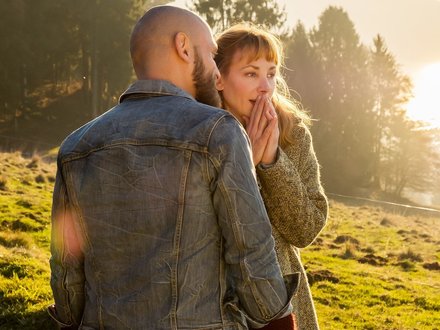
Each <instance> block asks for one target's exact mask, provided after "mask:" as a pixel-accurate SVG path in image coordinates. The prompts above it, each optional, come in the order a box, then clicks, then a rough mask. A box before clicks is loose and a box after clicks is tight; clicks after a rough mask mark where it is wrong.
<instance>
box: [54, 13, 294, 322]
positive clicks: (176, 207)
mask: <svg viewBox="0 0 440 330" xmlns="http://www.w3.org/2000/svg"><path fill="white" fill-rule="evenodd" d="M130 51H131V56H132V61H133V66H134V69H135V72H136V75H137V77H138V80H137V81H136V82H135V83H134V84H132V85H131V86H130V87H129V88H128V90H127V91H126V92H125V93H124V94H123V95H122V96H121V98H120V103H119V104H118V105H117V106H115V107H114V108H113V109H110V110H109V111H107V112H106V113H105V114H103V115H102V116H100V117H98V118H96V119H95V120H93V121H91V122H89V123H87V124H86V125H84V126H83V127H81V128H79V129H78V130H76V131H75V132H73V133H72V134H71V135H70V136H69V137H67V138H66V140H65V141H64V142H63V144H62V146H61V148H60V151H59V155H58V171H57V178H56V183H55V189H54V194H53V210H52V211H53V212H52V241H51V253H52V257H51V260H50V265H51V270H52V276H51V286H52V290H53V295H54V300H55V305H53V306H51V307H50V308H49V312H50V314H51V316H52V317H53V318H54V319H55V320H56V322H57V323H58V325H59V326H60V327H61V328H68V329H77V328H79V329H247V328H248V327H254V328H261V327H263V326H264V325H265V324H267V323H268V322H270V321H272V320H276V319H279V318H280V317H281V316H284V315H287V314H288V313H289V312H290V305H289V300H290V297H291V295H292V294H293V292H294V290H295V286H296V284H297V283H296V278H291V279H290V280H289V281H288V282H287V283H288V284H289V285H288V288H289V289H286V285H285V282H284V280H283V278H282V277H281V273H280V269H279V266H278V263H277V260H276V257H275V252H274V243H273V239H272V236H271V227H270V223H269V221H268V218H267V214H266V211H265V209H264V205H263V202H262V199H261V197H260V195H259V191H258V186H257V183H256V179H255V173H254V168H253V164H252V158H251V156H250V149H249V144H248V141H247V138H246V135H245V132H244V130H243V128H242V127H241V126H240V125H239V124H238V122H237V121H236V120H235V119H234V118H233V117H232V116H231V115H229V114H228V113H227V112H226V111H223V110H220V109H218V108H215V107H213V106H217V105H218V104H219V98H218V94H217V91H216V90H215V80H216V77H217V76H218V75H219V72H218V69H217V67H216V65H215V62H214V60H213V57H214V54H215V52H216V43H215V41H214V40H213V37H212V34H211V30H210V28H209V27H208V25H207V24H206V23H205V22H204V21H203V20H202V19H201V18H200V17H198V16H197V15H195V14H193V13H191V12H190V11H187V10H184V9H180V8H176V7H171V6H159V7H155V8H153V9H151V10H149V11H148V12H147V13H146V14H145V15H144V16H143V17H142V18H141V19H140V20H139V22H138V23H137V25H136V26H135V28H134V30H133V33H132V36H131V42H130ZM197 101H199V102H203V103H205V104H202V103H199V102H197ZM208 104H209V105H208Z"/></svg>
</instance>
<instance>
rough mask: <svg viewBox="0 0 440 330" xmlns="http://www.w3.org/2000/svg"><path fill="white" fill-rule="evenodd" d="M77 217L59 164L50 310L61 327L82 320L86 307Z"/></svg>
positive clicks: (54, 219)
mask: <svg viewBox="0 0 440 330" xmlns="http://www.w3.org/2000/svg"><path fill="white" fill-rule="evenodd" d="M75 218H76V216H75V212H74V211H73V209H72V208H71V206H70V205H69V197H68V193H67V189H66V184H65V181H64V179H63V176H62V172H61V167H60V165H59V164H58V171H57V176H56V181H55V188H54V193H53V204H52V233H51V258H50V268H51V279H50V283H51V287H52V292H53V296H54V300H55V307H53V306H51V307H50V308H49V314H50V315H51V317H52V318H53V319H54V320H55V321H56V322H57V323H58V325H59V326H60V328H67V327H69V328H70V329H75V328H77V326H78V325H79V324H80V323H81V319H82V315H83V309H84V283H85V277H84V267H83V264H84V257H83V252H82V247H81V245H82V244H81V240H80V236H79V235H78V234H77V233H78V231H77V230H76V229H75V226H76V224H75V222H76V221H75Z"/></svg>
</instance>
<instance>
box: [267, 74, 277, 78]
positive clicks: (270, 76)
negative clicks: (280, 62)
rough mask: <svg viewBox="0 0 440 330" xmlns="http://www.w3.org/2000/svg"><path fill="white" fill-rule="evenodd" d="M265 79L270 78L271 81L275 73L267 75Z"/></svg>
mask: <svg viewBox="0 0 440 330" xmlns="http://www.w3.org/2000/svg"><path fill="white" fill-rule="evenodd" d="M267 77H268V78H270V79H273V78H275V73H269V74H268V75H267Z"/></svg>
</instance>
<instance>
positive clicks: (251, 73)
mask: <svg viewBox="0 0 440 330" xmlns="http://www.w3.org/2000/svg"><path fill="white" fill-rule="evenodd" d="M256 76H257V74H256V73H255V72H248V73H246V77H256Z"/></svg>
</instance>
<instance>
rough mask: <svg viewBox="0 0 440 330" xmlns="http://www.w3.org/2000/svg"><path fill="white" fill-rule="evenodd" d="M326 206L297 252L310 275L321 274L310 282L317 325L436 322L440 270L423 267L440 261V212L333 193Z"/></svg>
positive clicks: (423, 325) (439, 322)
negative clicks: (314, 235)
mask: <svg viewBox="0 0 440 330" xmlns="http://www.w3.org/2000/svg"><path fill="white" fill-rule="evenodd" d="M330 209H331V213H330V218H329V223H328V226H327V227H326V228H325V229H324V231H323V233H322V234H321V236H320V238H319V239H318V240H317V241H316V242H315V244H313V245H312V246H310V247H308V248H306V249H305V250H304V251H303V253H302V258H303V261H304V264H305V266H306V268H307V270H308V273H309V275H310V277H312V278H313V277H314V276H313V275H314V274H318V275H319V274H321V273H324V275H325V276H321V277H319V276H318V281H315V282H314V283H313V284H312V293H313V296H314V299H315V304H316V308H317V311H318V316H319V320H320V325H321V328H322V329H335V330H336V329H387V330H388V329H399V330H401V329H431V330H432V329H440V272H439V271H438V270H428V269H425V268H424V267H423V266H424V265H426V264H428V263H434V262H438V261H439V249H440V247H439V244H438V243H440V241H439V239H440V235H439V234H440V230H439V228H440V227H439V225H440V218H429V217H426V216H419V217H417V216H413V217H404V216H402V215H398V214H389V213H385V212H384V211H383V210H381V209H379V208H375V207H367V206H362V207H350V206H347V205H344V204H341V203H337V202H335V201H332V202H331V208H330ZM384 219H386V220H387V221H384ZM341 237H342V238H344V240H343V239H341ZM341 241H344V242H342V243H341ZM347 250H349V251H350V253H349V255H350V257H349V258H347Z"/></svg>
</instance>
